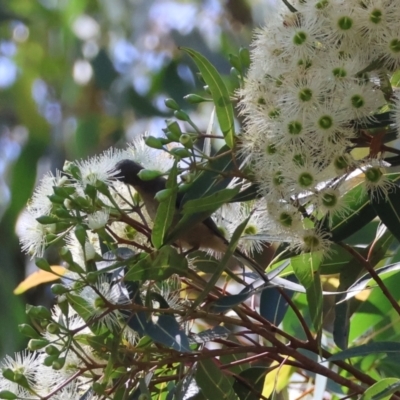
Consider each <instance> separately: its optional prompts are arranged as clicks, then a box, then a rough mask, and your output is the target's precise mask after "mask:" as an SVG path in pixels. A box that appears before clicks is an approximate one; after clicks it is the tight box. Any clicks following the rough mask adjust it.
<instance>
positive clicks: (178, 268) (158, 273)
mask: <svg viewBox="0 0 400 400" xmlns="http://www.w3.org/2000/svg"><path fill="white" fill-rule="evenodd" d="M187 269H188V264H187V260H186V258H185V257H184V256H183V255H182V254H179V253H178V252H177V251H176V249H174V248H173V247H171V246H164V247H162V248H161V249H160V250H158V251H155V252H153V253H150V254H148V255H147V256H146V257H145V258H143V259H141V260H139V261H138V262H137V263H136V264H134V265H133V266H131V267H130V268H129V270H128V272H127V273H126V274H125V278H124V280H125V281H146V280H154V281H163V280H164V279H167V278H169V277H170V276H171V275H173V274H178V275H179V276H185V275H186V273H187Z"/></svg>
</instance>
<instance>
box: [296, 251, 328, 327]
mask: <svg viewBox="0 0 400 400" xmlns="http://www.w3.org/2000/svg"><path fill="white" fill-rule="evenodd" d="M321 261H322V255H321V254H318V253H313V254H303V255H302V257H296V258H295V259H292V263H291V264H292V267H293V271H294V273H295V275H296V277H297V279H298V280H299V282H300V283H301V284H302V285H303V286H304V287H305V289H306V296H307V303H308V308H309V310H310V315H311V319H312V322H313V325H314V328H315V330H316V331H317V332H319V331H320V329H321V327H322V286H321V279H320V274H319V271H318V269H319V266H320V265H321Z"/></svg>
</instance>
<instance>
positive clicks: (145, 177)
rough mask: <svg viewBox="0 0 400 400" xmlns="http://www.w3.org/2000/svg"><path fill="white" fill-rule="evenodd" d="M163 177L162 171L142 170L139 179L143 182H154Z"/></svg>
mask: <svg viewBox="0 0 400 400" xmlns="http://www.w3.org/2000/svg"><path fill="white" fill-rule="evenodd" d="M161 175H162V173H161V172H160V171H154V170H151V169H142V170H141V171H139V173H138V177H139V178H140V179H141V180H142V181H151V180H153V179H155V178H158V177H159V176H161Z"/></svg>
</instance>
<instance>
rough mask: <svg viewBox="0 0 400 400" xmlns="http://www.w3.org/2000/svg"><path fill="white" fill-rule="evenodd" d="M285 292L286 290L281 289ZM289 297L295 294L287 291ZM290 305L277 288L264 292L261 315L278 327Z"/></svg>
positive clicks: (261, 297) (261, 300) (261, 299)
mask: <svg viewBox="0 0 400 400" xmlns="http://www.w3.org/2000/svg"><path fill="white" fill-rule="evenodd" d="M281 290H284V289H281ZM285 292H286V294H287V296H288V297H292V296H293V292H290V291H288V290H286V291H285ZM287 308H288V303H287V301H286V299H285V298H284V297H283V296H282V294H281V293H280V292H279V291H278V290H277V289H275V288H273V289H272V288H270V289H269V290H263V291H262V293H261V296H260V315H261V316H262V317H264V318H265V319H266V320H268V321H270V322H271V323H273V324H274V325H276V326H278V325H279V324H280V323H281V321H282V320H283V317H284V316H285V313H286V310H287Z"/></svg>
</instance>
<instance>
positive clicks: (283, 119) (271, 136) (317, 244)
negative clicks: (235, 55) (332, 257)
mask: <svg viewBox="0 0 400 400" xmlns="http://www.w3.org/2000/svg"><path fill="white" fill-rule="evenodd" d="M282 7H284V8H283V9H282V10H281V11H280V13H279V15H277V16H276V18H275V19H274V20H272V21H270V22H269V23H268V25H267V26H266V27H264V28H262V29H260V30H259V31H258V32H257V34H256V38H255V41H254V48H253V51H252V64H251V67H250V70H249V73H248V77H247V82H246V84H245V87H244V89H242V91H241V93H240V96H241V101H240V107H241V112H242V114H243V115H244V116H245V121H246V131H245V133H244V135H243V143H244V144H243V147H242V154H243V155H244V156H245V157H247V161H248V163H250V164H251V165H252V168H253V170H254V174H255V180H256V181H257V182H258V184H259V185H260V191H261V194H262V195H263V197H265V198H266V199H267V208H268V220H269V226H270V231H271V232H274V233H278V234H281V235H282V236H284V237H286V239H287V241H290V242H292V243H293V244H292V246H293V247H294V248H296V249H301V250H304V251H313V250H319V249H322V250H324V249H326V248H327V247H328V245H329V243H328V242H327V236H326V235H324V234H323V233H322V232H321V230H319V229H318V228H317V224H316V223H315V221H318V220H321V218H328V220H331V218H332V216H334V215H336V214H337V213H339V215H341V213H343V212H344V210H345V209H346V204H345V203H344V202H343V199H342V194H343V183H344V182H345V181H346V179H347V177H348V175H349V174H350V172H352V171H354V170H355V169H359V171H361V172H362V173H363V179H364V182H363V185H364V188H365V190H368V191H370V192H372V195H375V196H378V195H382V194H385V193H387V191H388V190H390V182H389V181H388V180H387V178H386V177H385V175H384V174H383V172H384V171H383V166H384V163H383V162H382V161H381V160H380V159H379V158H378V157H377V156H378V155H379V154H374V153H375V152H374V151H371V152H370V155H369V156H368V157H365V158H363V159H357V160H356V159H354V158H353V157H352V155H351V154H350V151H351V149H352V148H354V146H355V144H356V143H357V140H360V138H361V139H362V137H363V136H362V135H367V136H368V132H366V131H365V129H364V128H365V126H366V124H367V123H368V122H371V121H374V115H376V114H378V113H380V112H383V111H388V110H390V109H391V110H393V114H392V115H393V120H394V122H395V123H396V124H397V126H399V125H400V111H399V110H400V102H399V99H398V97H397V96H396V95H394V94H393V90H392V86H391V83H390V78H391V77H392V75H393V73H394V71H395V70H396V69H398V68H399V67H400V26H399V23H398V21H399V20H400V3H399V2H398V1H394V0H363V1H359V0H298V1H297V2H296V3H295V4H294V7H295V8H296V12H292V11H290V10H289V9H288V8H287V7H285V6H284V5H283V6H282ZM383 129H384V128H383ZM375 133H376V132H375ZM369 139H370V137H369ZM377 153H379V151H378V152H377ZM309 217H311V218H309Z"/></svg>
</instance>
